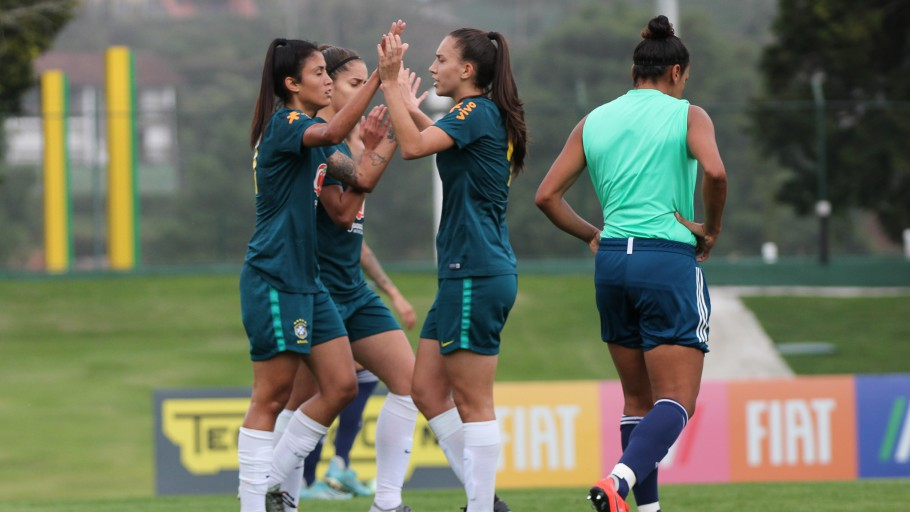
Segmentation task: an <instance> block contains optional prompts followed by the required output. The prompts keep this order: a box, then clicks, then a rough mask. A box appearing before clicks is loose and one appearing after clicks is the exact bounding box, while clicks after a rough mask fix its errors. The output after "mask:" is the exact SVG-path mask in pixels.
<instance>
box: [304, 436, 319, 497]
mask: <svg viewBox="0 0 910 512" xmlns="http://www.w3.org/2000/svg"><path fill="white" fill-rule="evenodd" d="M320 457H322V441H319V444H317V445H316V447H315V448H313V451H311V452H310V454H309V455H307V456H306V458H305V459H303V481H304V482H306V485H307V487H309V486H311V485H313V482H315V481H316V466H317V465H318V464H319V458H320Z"/></svg>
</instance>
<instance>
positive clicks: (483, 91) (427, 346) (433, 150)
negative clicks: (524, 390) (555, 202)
mask: <svg viewBox="0 0 910 512" xmlns="http://www.w3.org/2000/svg"><path fill="white" fill-rule="evenodd" d="M383 45H384V48H381V49H380V51H379V53H380V61H379V62H380V63H379V68H380V75H381V77H382V80H383V92H384V94H385V98H386V103H387V104H388V107H389V113H390V116H391V118H392V123H393V125H394V126H395V132H396V135H397V136H398V142H399V146H400V148H401V154H402V156H403V157H404V158H419V157H423V156H428V155H432V154H436V155H437V157H436V158H437V160H436V163H437V166H438V168H439V176H440V178H441V180H442V190H443V205H442V218H441V220H440V226H439V232H438V234H437V237H436V249H437V253H438V259H439V261H438V265H439V291H438V292H437V294H436V300H435V302H434V304H433V306H432V307H431V308H430V311H429V313H427V319H426V321H425V322H424V326H423V329H422V331H421V333H420V338H421V339H420V343H419V346H418V349H417V365H416V367H415V370H414V382H413V385H412V391H411V393H412V396H413V398H414V401H415V403H416V404H417V407H418V408H419V409H420V410H421V412H423V414H424V415H425V416H426V417H427V419H428V420H429V424H430V427H431V428H432V429H433V432H434V433H435V434H436V437H437V439H438V440H439V444H440V446H441V447H442V449H443V452H444V453H445V454H446V457H447V458H448V461H449V464H450V465H451V466H452V469H453V470H454V472H455V474H456V475H457V476H458V477H459V478H461V479H462V481H463V482H464V485H465V490H466V493H467V498H468V506H467V510H468V511H469V512H492V511H496V512H499V511H503V510H508V506H507V505H506V504H505V503H504V502H502V501H501V500H499V499H498V498H496V496H495V485H496V466H497V463H498V460H499V452H500V449H501V439H500V434H499V426H498V424H497V421H496V414H495V407H494V404H493V380H494V378H495V376H496V365H497V363H498V359H499V344H500V333H501V331H502V328H503V326H504V325H505V322H506V319H507V318H508V315H509V311H510V310H511V308H512V305H513V303H514V302H515V296H516V294H517V277H516V270H515V255H514V254H513V252H512V247H511V245H510V244H509V232H508V228H507V227H506V222H505V215H506V205H507V204H508V197H509V185H510V183H511V179H512V178H513V177H514V176H515V175H516V174H518V172H520V171H521V169H522V167H523V165H524V157H525V153H526V143H527V129H526V126H525V122H524V109H523V107H522V103H521V100H520V99H519V97H518V88H517V87H516V85H515V81H514V78H513V76H512V70H511V65H510V60H509V47H508V44H507V42H506V40H505V38H504V37H503V36H502V34H499V33H498V32H486V31H482V30H477V29H459V30H455V31H453V32H451V33H450V34H449V35H448V36H446V38H445V39H443V41H442V42H441V43H440V45H439V48H438V49H437V50H436V59H435V61H434V62H433V65H432V66H430V73H431V74H432V75H433V80H434V87H435V90H436V93H437V94H438V95H439V96H448V97H451V98H453V99H454V100H455V106H454V107H453V108H452V110H451V111H450V112H449V113H448V114H447V115H446V116H445V117H443V118H442V119H440V120H439V121H438V122H437V123H436V124H433V123H432V121H431V120H430V119H429V118H428V117H427V116H426V115H424V114H422V113H421V112H420V110H419V109H417V107H416V105H415V104H414V102H413V101H408V99H409V98H411V97H412V95H410V94H409V92H410V84H409V80H408V74H407V72H406V70H404V69H402V63H401V57H402V54H403V52H404V47H403V46H402V43H401V39H400V37H399V36H397V35H395V34H388V35H387V36H386V37H384V40H383ZM453 394H454V398H455V400H454V403H453V401H452V399H451V396H452V395H453ZM439 404H442V405H441V406H440V405H439ZM456 404H457V406H456Z"/></svg>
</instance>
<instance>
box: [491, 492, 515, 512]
mask: <svg viewBox="0 0 910 512" xmlns="http://www.w3.org/2000/svg"><path fill="white" fill-rule="evenodd" d="M493 512H512V509H511V508H509V504H508V503H506V502H505V501H502V500H501V499H500V498H499V496H495V495H494V496H493Z"/></svg>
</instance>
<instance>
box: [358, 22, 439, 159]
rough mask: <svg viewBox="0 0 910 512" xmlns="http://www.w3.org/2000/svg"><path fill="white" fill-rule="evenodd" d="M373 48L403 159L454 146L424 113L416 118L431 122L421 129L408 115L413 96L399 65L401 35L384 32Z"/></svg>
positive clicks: (404, 48) (403, 50) (402, 46)
mask: <svg viewBox="0 0 910 512" xmlns="http://www.w3.org/2000/svg"><path fill="white" fill-rule="evenodd" d="M376 48H377V51H378V53H379V72H380V75H381V76H382V78H383V80H384V81H385V83H384V84H383V86H382V90H383V93H384V95H385V99H386V104H387V105H388V106H389V116H390V117H391V119H392V125H393V126H394V127H395V136H396V137H397V138H398V145H399V146H401V156H402V158H404V159H405V160H411V159H414V158H420V157H424V156H427V155H432V154H435V153H439V152H440V151H443V150H445V149H448V148H450V147H452V146H454V145H455V141H454V140H452V138H451V137H449V135H448V134H447V133H446V132H444V131H443V130H441V129H439V128H437V127H435V126H432V125H431V124H432V121H430V120H429V118H428V117H426V116H425V115H424V116H423V117H422V118H421V117H418V118H419V119H421V122H429V123H430V125H428V126H427V127H425V128H423V129H422V130H421V128H420V127H419V126H418V123H417V122H415V120H414V119H413V118H412V117H411V112H410V110H409V108H408V103H409V101H410V97H411V95H412V93H411V84H410V82H409V77H408V74H407V73H406V72H405V70H404V69H402V66H401V59H402V56H403V55H404V52H405V51H406V50H407V45H406V44H402V42H401V37H399V36H398V35H397V34H386V35H385V36H383V44H381V45H378V46H377V47H376ZM424 118H425V119H424Z"/></svg>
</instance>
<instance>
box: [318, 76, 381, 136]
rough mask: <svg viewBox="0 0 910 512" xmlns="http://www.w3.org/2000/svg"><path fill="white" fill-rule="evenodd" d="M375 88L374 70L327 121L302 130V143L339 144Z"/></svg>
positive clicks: (376, 79) (361, 112)
mask: <svg viewBox="0 0 910 512" xmlns="http://www.w3.org/2000/svg"><path fill="white" fill-rule="evenodd" d="M377 90H379V74H378V73H376V72H375V71H374V72H373V73H372V74H371V75H370V78H368V79H367V81H366V83H365V84H363V87H361V88H360V89H359V90H358V91H357V93H356V94H354V97H353V98H351V101H349V102H348V104H347V105H345V106H344V108H342V109H341V110H339V111H338V112H337V113H336V114H335V116H333V117H332V119H331V120H330V121H329V122H327V123H318V124H314V125H313V126H310V127H309V128H307V129H306V131H305V132H303V145H304V146H306V147H317V146H334V145H335V144H340V143H341V141H343V140H344V138H345V137H347V135H348V133H350V132H351V130H353V129H354V125H356V124H357V121H359V120H360V116H361V115H362V114H363V112H364V111H365V110H366V109H367V106H368V105H369V104H370V100H371V99H372V98H373V95H374V94H376V91H377Z"/></svg>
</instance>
